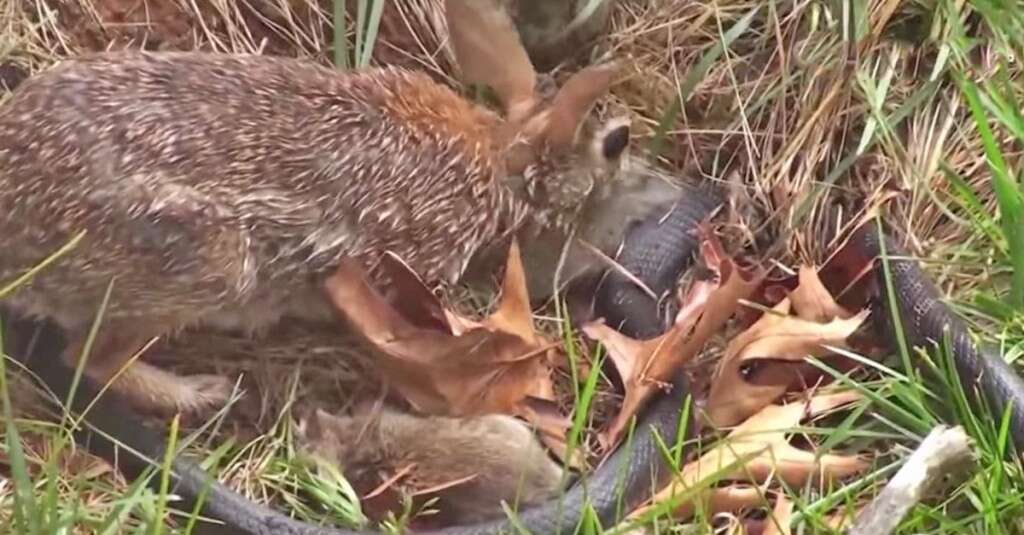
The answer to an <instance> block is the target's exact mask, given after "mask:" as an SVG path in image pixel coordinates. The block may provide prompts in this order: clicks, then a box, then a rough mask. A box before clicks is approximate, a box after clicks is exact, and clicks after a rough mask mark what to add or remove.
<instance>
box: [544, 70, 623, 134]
mask: <svg viewBox="0 0 1024 535" xmlns="http://www.w3.org/2000/svg"><path fill="white" fill-rule="evenodd" d="M618 71H619V64H618V63H615V62H612V63H605V64H603V65H594V66H591V67H587V68H586V69H583V70H582V71H579V72H577V73H576V74H574V75H572V76H571V77H570V78H569V80H568V81H566V82H565V85H563V86H562V88H561V89H559V90H558V93H557V94H556V95H555V98H554V99H553V100H552V101H551V107H550V108H549V109H548V114H547V124H546V125H545V130H544V137H545V141H547V144H548V146H550V147H568V146H570V145H572V143H573V141H574V140H575V139H576V131H577V130H578V129H579V127H580V124H581V123H582V122H583V119H584V118H585V117H586V116H587V114H588V113H590V110H591V109H592V108H593V107H594V104H595V103H596V102H597V99H599V98H601V97H602V96H604V94H605V93H606V92H607V91H608V88H609V87H610V86H611V85H612V80H613V79H614V78H615V75H616V74H617V73H618Z"/></svg>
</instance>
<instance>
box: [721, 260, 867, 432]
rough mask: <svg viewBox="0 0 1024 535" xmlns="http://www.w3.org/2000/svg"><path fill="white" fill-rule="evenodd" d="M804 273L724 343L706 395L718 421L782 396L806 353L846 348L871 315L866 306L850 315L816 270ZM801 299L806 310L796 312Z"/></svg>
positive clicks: (735, 418)
mask: <svg viewBox="0 0 1024 535" xmlns="http://www.w3.org/2000/svg"><path fill="white" fill-rule="evenodd" d="M800 277H801V285H800V286H798V287H797V288H796V289H795V290H793V292H791V293H790V295H789V296H788V297H787V298H785V299H783V300H782V301H780V302H779V303H778V304H777V305H775V307H773V308H772V309H771V311H769V312H765V313H764V314H763V315H762V316H761V318H760V319H759V320H757V321H756V322H755V323H754V324H753V325H752V326H751V327H750V328H748V329H747V330H745V331H743V332H742V333H740V335H739V336H737V337H736V338H735V339H733V340H732V341H731V342H730V343H729V345H728V346H726V349H725V354H724V355H723V357H722V360H721V362H720V363H719V366H718V369H717V370H716V374H715V377H714V379H713V381H712V385H711V392H710V394H709V396H708V417H709V419H710V420H711V422H712V423H713V424H714V425H716V426H730V425H735V424H736V423H738V422H740V421H743V420H744V419H745V418H747V417H748V416H750V415H751V414H754V413H755V412H757V411H758V410H760V409H761V408H762V407H764V406H766V405H768V404H769V403H772V402H774V401H775V400H777V399H779V397H780V396H782V395H783V394H784V393H785V392H786V390H788V389H789V388H790V387H791V386H792V385H793V384H795V383H796V381H797V380H799V379H801V378H802V373H801V370H804V369H806V368H804V366H802V365H803V363H804V362H805V358H806V357H807V356H814V357H822V356H825V355H828V354H829V353H831V350H830V349H828V347H826V346H831V347H838V348H847V347H848V346H847V338H848V337H849V336H850V335H851V334H852V333H853V332H854V331H856V330H857V328H858V327H860V325H861V323H863V321H864V320H865V319H866V318H867V315H868V311H867V310H862V311H861V312H860V313H858V314H856V315H852V314H850V313H849V312H847V311H846V310H844V309H842V308H841V307H840V306H839V305H838V304H836V303H835V301H834V300H833V299H832V297H831V295H830V294H829V293H828V291H827V290H825V288H824V286H823V285H822V284H821V281H820V280H818V278H817V275H816V272H815V271H814V270H813V269H811V268H808V269H803V270H801V272H800ZM794 296H795V297H794ZM794 299H795V300H794ZM797 303H799V306H800V308H801V310H802V314H801V313H800V311H796V312H797V315H792V314H791V312H793V311H794V309H796V308H797V306H798V305H797ZM807 318H818V319H821V320H823V321H824V322H819V321H816V320H812V319H807Z"/></svg>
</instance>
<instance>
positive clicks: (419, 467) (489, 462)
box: [299, 404, 565, 525]
mask: <svg viewBox="0 0 1024 535" xmlns="http://www.w3.org/2000/svg"><path fill="white" fill-rule="evenodd" d="M299 440H300V444H301V447H302V449H303V450H305V451H306V452H307V453H309V454H312V455H315V456H318V457H320V458H321V459H323V460H325V461H327V462H330V463H335V464H337V465H338V466H339V468H340V469H341V470H342V471H343V473H344V474H345V477H346V479H347V480H349V481H350V482H352V484H353V485H356V487H357V488H358V490H359V491H360V492H363V493H367V492H370V491H372V490H374V489H376V488H377V487H378V486H379V485H381V484H382V483H384V482H385V479H387V478H391V477H392V476H394V475H396V474H397V473H398V472H400V471H402V470H405V469H409V468H410V467H411V469H409V471H408V472H407V475H406V477H404V478H403V479H402V481H401V482H400V483H401V484H407V485H406V486H409V487H411V488H410V490H414V491H417V492H423V493H425V496H422V497H421V498H428V499H432V498H436V499H437V501H436V503H435V506H434V507H432V508H434V509H437V512H438V514H439V515H440V517H441V518H438V520H440V521H442V522H443V523H444V524H447V525H466V524H473V523H476V522H482V521H484V520H489V519H493V518H498V517H501V516H502V515H503V514H504V513H503V510H502V501H504V502H505V503H506V504H507V505H508V506H510V507H512V508H513V509H517V510H518V508H525V507H527V506H530V505H536V504H539V503H543V502H545V501H547V500H550V499H552V498H555V497H557V496H558V495H559V493H560V491H561V490H562V489H561V486H562V484H563V483H564V481H563V476H564V475H565V474H564V471H563V469H562V468H561V466H559V464H558V463H557V462H555V461H554V460H552V459H551V458H550V457H549V456H548V453H547V450H545V448H544V447H543V446H542V445H541V444H540V442H539V441H538V440H537V437H536V436H535V435H534V434H533V432H532V431H531V430H530V428H529V427H528V426H527V425H526V424H525V423H524V422H522V421H521V420H518V419H516V418H513V417H511V416H507V415H502V414H490V415H485V416H479V417H474V418H448V417H440V416H415V415H411V414H406V413H403V412H399V411H396V410H394V409H391V408H389V407H382V408H380V409H375V408H373V407H372V404H366V405H364V406H362V407H360V408H358V409H357V410H356V411H354V413H353V414H352V415H351V416H335V415H332V414H329V413H327V412H324V411H322V410H317V411H316V412H315V413H314V414H313V415H312V416H311V417H310V418H308V419H306V420H305V421H303V422H302V424H301V425H300V428H299ZM359 487H365V488H359ZM431 489H434V490H431Z"/></svg>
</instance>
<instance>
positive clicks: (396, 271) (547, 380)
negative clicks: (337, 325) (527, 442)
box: [326, 246, 556, 416]
mask: <svg viewBox="0 0 1024 535" xmlns="http://www.w3.org/2000/svg"><path fill="white" fill-rule="evenodd" d="M396 260H397V258H393V257H392V259H391V260H390V261H391V262H392V264H391V265H390V266H388V267H387V269H388V271H389V274H390V275H391V278H392V279H393V280H397V282H394V284H395V285H396V287H400V288H406V289H409V288H413V287H415V285H416V284H420V285H422V283H421V282H418V279H417V278H416V276H415V274H414V273H413V272H412V271H410V270H409V269H408V268H407V267H404V264H401V262H398V261H396ZM385 261H386V262H387V261H388V260H387V259H385ZM504 287H505V291H504V294H503V296H502V299H501V303H500V305H499V306H498V310H497V311H496V312H495V313H494V314H493V315H492V316H491V317H489V318H486V319H484V320H483V321H481V322H473V321H471V320H468V319H466V318H462V317H461V316H458V315H456V314H453V313H451V312H450V311H447V310H444V309H443V308H442V307H441V306H440V304H439V303H436V302H432V303H421V304H420V305H417V306H413V305H411V304H409V303H404V304H403V305H402V310H403V311H406V312H409V311H413V310H415V311H419V312H418V313H417V318H416V321H415V322H413V321H411V320H410V318H408V317H406V316H404V315H403V314H402V313H401V312H400V311H399V310H398V309H396V308H395V306H394V305H392V304H391V303H389V302H388V301H386V300H385V299H384V298H383V297H382V296H381V295H380V293H378V292H377V291H376V290H375V289H374V288H372V287H371V285H370V283H369V281H368V280H367V278H366V275H365V273H364V271H363V269H362V268H361V267H360V266H359V265H358V264H357V263H356V262H355V261H352V260H346V261H344V262H342V264H341V266H340V267H339V268H338V270H337V272H336V273H335V274H334V275H333V276H332V277H330V278H329V279H328V280H327V282H326V288H327V291H328V294H329V296H330V298H331V300H332V302H333V304H334V306H335V307H336V308H337V309H338V311H339V312H340V313H341V314H342V315H343V316H344V317H345V318H347V319H348V321H349V322H350V323H351V324H352V326H353V327H354V328H355V330H356V332H358V333H360V334H362V335H363V336H364V337H365V338H366V339H367V341H368V342H369V344H370V346H371V347H372V348H373V349H374V350H376V352H377V353H378V358H377V359H376V361H375V364H376V365H377V368H378V370H379V372H380V373H381V375H382V376H383V377H384V378H386V379H387V380H388V381H389V383H390V384H391V385H392V386H394V387H395V389H396V390H397V391H398V392H399V393H400V394H401V395H402V396H403V397H404V398H405V399H407V400H408V401H409V403H411V404H412V405H413V406H414V407H415V408H416V409H418V410H420V411H422V412H424V413H429V414H442V415H451V416H469V415H479V414H488V413H495V412H500V413H506V414H514V415H520V416H528V415H529V414H532V413H533V411H529V410H526V409H525V406H526V405H525V404H526V402H527V400H528V399H529V398H531V397H534V398H539V399H553V398H554V387H553V385H552V381H551V370H550V367H549V366H548V359H547V358H546V354H547V352H548V351H549V350H550V349H551V348H552V347H554V346H555V345H556V344H555V343H547V342H545V341H543V340H541V339H540V338H539V337H538V336H537V335H536V334H535V333H534V332H532V328H533V323H532V321H533V320H532V317H530V311H529V308H528V307H526V309H525V310H524V309H523V307H522V303H528V302H529V299H528V297H527V296H526V295H525V294H526V285H525V277H524V276H523V272H522V266H521V264H520V262H519V258H518V248H516V247H515V246H513V247H512V248H511V249H510V251H509V260H508V267H507V269H506V274H505V283H504ZM409 295H416V296H418V297H419V298H421V299H427V298H426V297H425V294H424V293H423V292H414V291H410V292H409ZM403 298H404V296H403ZM524 315H525V316H526V317H524ZM424 318H428V319H429V321H426V320H425V319H424Z"/></svg>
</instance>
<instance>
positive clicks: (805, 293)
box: [789, 266, 853, 323]
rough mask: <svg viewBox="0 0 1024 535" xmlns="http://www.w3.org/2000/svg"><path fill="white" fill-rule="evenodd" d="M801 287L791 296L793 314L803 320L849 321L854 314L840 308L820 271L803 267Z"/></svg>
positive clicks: (818, 321) (820, 321)
mask: <svg viewBox="0 0 1024 535" xmlns="http://www.w3.org/2000/svg"><path fill="white" fill-rule="evenodd" d="M798 277H799V281H800V282H799V285H798V286H797V287H796V289H795V290H793V292H792V293H790V294H789V300H790V302H791V303H792V304H793V312H794V313H796V315H797V316H798V317H800V318H801V319H805V320H807V321H814V322H817V323H825V322H829V321H832V320H833V319H836V318H841V319H849V318H850V317H852V316H853V314H852V313H851V312H850V311H848V310H846V309H845V308H843V307H841V306H839V303H836V300H835V299H833V298H832V294H831V293H829V291H828V289H827V288H825V285H824V284H822V282H821V279H820V278H818V271H817V270H816V269H814V268H813V267H811V266H802V267H801V268H800V272H799V274H798Z"/></svg>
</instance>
